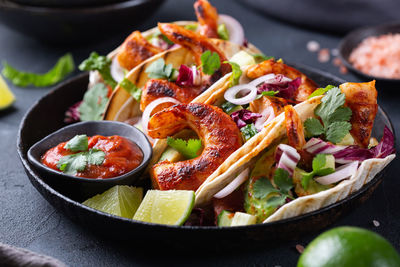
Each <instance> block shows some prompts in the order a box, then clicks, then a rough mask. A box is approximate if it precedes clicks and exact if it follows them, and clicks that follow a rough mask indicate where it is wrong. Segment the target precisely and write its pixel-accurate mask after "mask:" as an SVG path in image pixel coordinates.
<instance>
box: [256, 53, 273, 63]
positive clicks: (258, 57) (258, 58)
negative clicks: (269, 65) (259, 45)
mask: <svg viewBox="0 0 400 267" xmlns="http://www.w3.org/2000/svg"><path fill="white" fill-rule="evenodd" d="M252 56H253V58H254V60H255V61H256V62H257V63H260V62H262V61H265V60H268V59H275V58H274V57H269V56H266V55H264V54H252Z"/></svg>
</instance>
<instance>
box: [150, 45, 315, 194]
mask: <svg viewBox="0 0 400 267" xmlns="http://www.w3.org/2000/svg"><path fill="white" fill-rule="evenodd" d="M241 53H242V54H243V53H244V52H241ZM239 61H240V60H239ZM242 62H243V61H242ZM233 65H234V64H233ZM274 72H275V73H276V74H274ZM252 75H254V76H252ZM284 75H285V76H284ZM249 77H254V79H251V78H249ZM289 77H291V78H289ZM250 80H251V82H253V84H254V83H257V84H256V86H255V85H252V87H248V82H249V81H250ZM238 83H239V84H238ZM249 88H251V89H249ZM268 88H269V89H271V88H274V90H275V91H268V90H269V89H268ZM316 89H317V86H316V84H315V83H314V82H313V81H312V80H310V79H309V78H307V77H306V76H305V75H304V74H303V73H301V72H300V71H298V70H296V69H294V68H292V67H290V66H287V65H285V64H284V63H283V62H282V60H278V61H275V60H274V59H269V60H266V61H263V62H261V63H259V64H252V65H248V66H244V67H243V71H242V70H241V69H240V68H239V65H237V66H236V67H234V68H233V72H232V73H229V74H227V75H225V76H224V77H223V78H221V79H220V80H219V81H218V82H217V83H215V84H214V85H213V86H212V87H210V88H209V89H208V90H207V91H205V92H204V93H202V94H201V95H199V96H198V97H196V98H195V99H194V100H193V101H192V103H191V104H179V105H176V106H173V107H170V108H168V109H164V110H162V111H160V112H158V113H156V114H154V115H153V116H152V117H151V118H150V120H149V123H148V134H149V135H150V137H152V138H156V139H157V140H156V142H155V144H154V151H153V158H152V160H151V162H150V164H149V166H150V168H149V173H150V176H151V179H152V184H153V187H155V188H159V189H163V190H168V189H187V190H197V189H198V188H201V187H202V186H203V185H202V184H203V182H204V181H208V180H210V179H213V178H214V177H216V176H219V175H220V174H221V173H222V172H224V170H226V169H228V168H229V166H231V165H232V164H234V163H235V162H236V161H237V160H239V159H240V158H241V157H243V156H244V155H246V154H248V153H249V151H251V150H252V149H253V148H254V147H256V146H257V145H258V144H259V143H260V142H262V140H263V139H264V136H266V135H267V134H268V133H269V132H270V131H271V129H273V128H274V127H276V125H277V124H278V122H276V121H275V122H273V123H272V120H273V119H274V118H275V117H276V116H278V115H279V114H280V113H282V112H283V110H284V107H285V106H286V105H289V104H290V103H301V102H302V101H303V100H304V99H307V97H308V96H310V95H311V94H312V93H313V92H314V91H315V90H316ZM241 90H243V91H244V92H243V93H244V95H243V96H241V97H240V98H238V99H233V98H232V97H226V98H228V99H229V100H230V101H233V102H235V103H236V104H233V103H232V102H228V101H227V100H226V99H225V98H224V95H226V93H231V91H233V93H231V94H232V96H236V95H238V94H240V93H241V92H240V91H241ZM248 91H250V92H248ZM264 92H269V93H271V92H272V93H274V95H275V96H272V95H271V94H269V93H268V94H265V93H264ZM246 93H247V94H246ZM247 106H249V107H247ZM188 129H190V130H192V131H190V130H188ZM198 138H200V140H201V144H202V147H201V148H202V149H200V147H198V148H199V149H198V151H197V152H196V153H197V154H194V155H193V156H191V157H190V156H189V157H188V156H187V155H182V154H185V153H186V151H185V149H184V148H183V149H182V147H180V146H178V145H177V144H176V143H178V142H180V144H181V146H182V145H183V142H185V141H186V142H187V145H188V146H190V145H191V144H190V142H192V143H194V142H195V141H194V140H193V139H195V140H198ZM190 139H191V140H190ZM200 140H198V142H200Z"/></svg>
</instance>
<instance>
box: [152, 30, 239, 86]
mask: <svg viewBox="0 0 400 267" xmlns="http://www.w3.org/2000/svg"><path fill="white" fill-rule="evenodd" d="M158 28H159V29H160V31H161V32H162V34H164V35H165V36H167V37H168V39H170V40H171V41H172V42H174V43H175V44H179V45H181V46H183V47H185V48H187V49H189V50H191V51H192V53H193V56H194V58H195V61H196V65H197V66H201V59H200V57H201V55H202V53H203V52H205V51H207V50H210V51H211V52H215V53H217V54H218V55H219V58H220V61H221V67H220V69H219V70H217V71H216V72H215V73H214V74H213V75H212V76H211V77H210V79H209V81H208V84H207V85H208V86H209V85H211V84H212V83H214V82H216V81H217V80H218V79H219V78H221V77H222V76H224V75H225V74H227V73H229V72H231V70H232V68H231V66H230V65H229V64H227V63H223V62H224V61H226V60H227V58H226V57H225V54H224V53H223V52H222V51H221V50H219V48H218V47H216V46H215V45H214V44H212V43H211V42H210V41H209V40H208V38H206V37H204V36H201V35H200V34H197V33H195V32H192V31H190V30H187V29H185V28H183V27H181V26H179V25H176V24H169V23H158ZM203 82H204V79H203Z"/></svg>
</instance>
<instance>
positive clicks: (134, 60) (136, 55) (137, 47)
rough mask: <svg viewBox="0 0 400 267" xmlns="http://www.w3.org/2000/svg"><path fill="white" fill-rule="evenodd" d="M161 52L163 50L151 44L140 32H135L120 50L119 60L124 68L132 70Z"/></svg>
mask: <svg viewBox="0 0 400 267" xmlns="http://www.w3.org/2000/svg"><path fill="white" fill-rule="evenodd" d="M160 52H162V49H160V48H158V47H156V46H154V45H152V44H151V43H149V42H148V41H147V40H146V39H145V38H144V37H143V36H142V34H141V33H140V32H139V31H134V32H133V33H131V35H129V36H128V37H127V38H126V39H125V41H124V43H123V44H122V45H121V47H120V48H119V52H118V55H117V59H118V63H119V64H120V65H121V66H122V67H124V68H125V69H127V70H131V69H133V68H134V67H136V66H137V65H139V64H140V63H141V62H143V61H144V60H146V59H148V58H149V57H152V56H154V55H155V54H158V53H160Z"/></svg>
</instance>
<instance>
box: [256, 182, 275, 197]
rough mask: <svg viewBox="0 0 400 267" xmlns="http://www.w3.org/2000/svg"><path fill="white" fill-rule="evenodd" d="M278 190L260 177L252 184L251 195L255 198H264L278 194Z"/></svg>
mask: <svg viewBox="0 0 400 267" xmlns="http://www.w3.org/2000/svg"><path fill="white" fill-rule="evenodd" d="M278 192H279V190H278V189H276V188H275V187H274V186H273V185H272V183H271V182H270V181H269V180H268V178H265V177H262V178H260V179H258V180H257V181H255V182H254V184H253V194H254V197H256V198H265V197H267V196H268V195H269V194H271V193H278Z"/></svg>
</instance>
